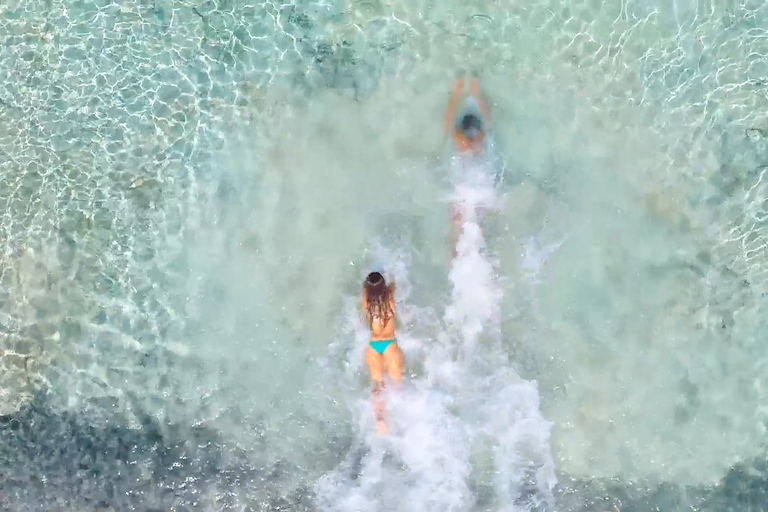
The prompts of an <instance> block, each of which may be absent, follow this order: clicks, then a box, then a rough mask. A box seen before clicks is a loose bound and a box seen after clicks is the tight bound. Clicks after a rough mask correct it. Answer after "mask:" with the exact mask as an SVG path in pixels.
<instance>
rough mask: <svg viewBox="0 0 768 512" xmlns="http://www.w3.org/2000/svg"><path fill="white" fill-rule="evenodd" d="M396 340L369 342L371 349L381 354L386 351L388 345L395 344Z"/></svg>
mask: <svg viewBox="0 0 768 512" xmlns="http://www.w3.org/2000/svg"><path fill="white" fill-rule="evenodd" d="M396 342H397V340H396V339H394V338H393V339H391V340H379V341H371V348H372V349H373V350H375V351H376V352H378V353H379V354H383V353H384V351H385V350H387V347H388V346H389V344H390V343H396Z"/></svg>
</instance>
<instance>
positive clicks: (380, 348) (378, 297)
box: [363, 272, 403, 434]
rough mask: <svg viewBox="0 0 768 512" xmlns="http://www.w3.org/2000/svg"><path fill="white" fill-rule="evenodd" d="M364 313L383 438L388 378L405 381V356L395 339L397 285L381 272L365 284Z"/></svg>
mask: <svg viewBox="0 0 768 512" xmlns="http://www.w3.org/2000/svg"><path fill="white" fill-rule="evenodd" d="M363 312H364V314H365V318H366V320H367V321H368V328H369V329H370V330H371V337H370V342H369V344H368V347H367V348H366V352H365V362H366V364H367V365H368V369H369V370H370V372H371V380H372V381H373V401H374V405H373V410H374V414H375V415H376V427H377V430H378V432H379V433H380V434H386V433H387V432H388V431H389V430H388V428H387V424H386V422H385V421H384V403H383V399H382V396H381V392H382V390H383V389H384V385H385V380H386V377H387V376H389V378H390V379H391V380H393V381H395V382H400V381H402V378H403V353H402V352H401V351H400V347H398V346H397V339H396V337H395V321H396V315H395V285H394V283H391V284H389V285H387V283H386V281H385V280H384V276H383V275H382V274H381V273H379V272H371V273H370V274H368V277H366V278H365V281H364V282H363Z"/></svg>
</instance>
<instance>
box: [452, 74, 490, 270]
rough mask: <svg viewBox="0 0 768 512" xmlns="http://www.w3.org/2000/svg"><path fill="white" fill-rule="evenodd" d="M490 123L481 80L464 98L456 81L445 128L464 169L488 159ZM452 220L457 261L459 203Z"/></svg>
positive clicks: (475, 80)
mask: <svg viewBox="0 0 768 512" xmlns="http://www.w3.org/2000/svg"><path fill="white" fill-rule="evenodd" d="M462 100H463V101H464V105H463V109H464V110H465V113H464V114H463V115H461V116H460V117H459V116H457V112H458V109H459V104H460V103H461V102H462ZM490 120H491V115H490V112H489V111H488V107H487V105H486V103H485V98H483V95H482V94H481V93H480V81H479V79H478V78H476V77H475V78H472V80H471V82H470V89H469V95H464V79H463V78H458V79H456V81H455V82H454V84H453V89H452V90H451V94H450V96H449V98H448V108H447V109H446V112H445V128H446V131H448V132H449V134H450V138H451V146H452V151H453V153H454V155H455V156H456V157H457V158H458V160H459V161H460V163H461V165H462V166H469V165H472V163H473V162H481V161H483V160H484V159H485V154H486V143H487V141H486V132H487V130H488V128H490ZM451 220H452V223H453V226H452V227H453V230H452V236H451V247H452V250H453V257H454V258H455V257H456V244H457V243H458V241H459V237H460V236H461V231H462V222H463V219H462V216H461V210H460V208H459V207H458V206H457V205H455V204H454V205H452V206H451Z"/></svg>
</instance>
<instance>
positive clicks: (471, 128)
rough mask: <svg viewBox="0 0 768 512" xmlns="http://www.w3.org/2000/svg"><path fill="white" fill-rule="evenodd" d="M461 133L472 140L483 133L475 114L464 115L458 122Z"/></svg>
mask: <svg viewBox="0 0 768 512" xmlns="http://www.w3.org/2000/svg"><path fill="white" fill-rule="evenodd" d="M459 127H460V128H461V131H462V132H464V133H465V134H466V135H469V136H470V137H472V138H474V137H477V135H478V132H482V131H483V122H482V121H481V120H480V118H479V117H477V116H476V115H475V114H465V115H464V117H462V118H461V121H460V122H459Z"/></svg>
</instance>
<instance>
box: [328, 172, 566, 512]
mask: <svg viewBox="0 0 768 512" xmlns="http://www.w3.org/2000/svg"><path fill="white" fill-rule="evenodd" d="M464 177H465V178H466V179H464V180H462V181H461V182H460V183H458V184H457V186H456V188H455V190H454V194H453V195H452V196H451V201H452V202H453V204H454V205H455V206H456V207H458V208H460V209H461V211H462V217H463V232H462V235H461V236H460V238H459V240H458V246H457V257H456V258H455V260H454V261H453V263H452V266H451V269H450V273H449V277H450V280H451V282H452V284H453V290H452V296H451V297H452V300H451V303H450V305H449V306H448V307H447V308H446V311H445V314H444V316H443V321H444V324H445V328H444V329H442V331H441V332H439V333H436V335H435V336H434V338H433V339H432V341H428V340H424V339H420V338H419V337H416V336H413V335H411V334H410V333H409V332H408V329H407V328H406V329H401V330H400V332H398V340H399V343H400V344H401V346H402V347H403V348H404V351H405V353H406V356H407V357H408V358H413V357H415V355H416V354H418V355H419V356H421V357H423V359H422V361H423V368H424V374H423V375H421V376H418V377H414V378H412V379H410V380H409V382H407V383H405V384H404V385H402V386H400V387H399V388H397V387H392V388H390V389H389V390H388V391H387V394H386V396H385V398H386V403H387V406H386V407H387V418H388V423H389V426H390V429H391V434H390V435H389V436H377V435H376V434H375V425H374V419H373V414H372V408H371V403H370V401H369V400H368V399H367V398H366V399H360V400H354V401H353V403H352V404H351V408H352V413H353V416H354V417H355V418H356V421H357V422H358V427H359V430H358V431H357V440H356V443H357V446H356V448H354V449H353V450H352V451H351V454H350V456H349V459H348V460H347V461H346V463H345V464H342V466H341V467H340V468H338V469H337V470H336V471H334V472H332V473H330V474H328V475H326V476H325V477H323V478H322V479H320V480H319V481H318V483H317V485H316V489H315V490H316V493H317V496H318V502H319V503H318V504H319V506H320V508H321V509H322V510H327V511H344V512H348V511H358V510H359V511H368V510H371V511H373V510H393V511H400V510H403V511H406V510H407V511H411V510H412V511H426V512H430V511H435V512H437V511H457V512H458V511H469V510H472V509H473V507H474V506H475V504H476V500H477V495H476V492H475V491H474V490H473V485H474V484H472V483H471V482H474V481H475V480H477V479H480V480H482V479H483V477H482V476H479V475H476V474H474V473H476V472H477V471H476V468H475V467H473V463H474V460H475V458H474V457H473V455H477V454H476V453H475V452H476V451H477V450H478V449H479V447H487V448H490V450H489V451H488V450H486V451H488V452H489V453H490V456H491V457H492V459H493V460H492V461H491V462H492V464H493V466H494V471H493V476H491V477H489V478H490V479H491V480H492V481H488V482H486V484H484V485H486V486H490V487H492V488H493V489H494V494H495V500H494V503H496V505H497V509H496V510H510V511H511V510H515V511H519V510H532V509H534V508H535V509H536V510H541V508H538V507H542V506H544V507H547V506H550V505H551V502H552V489H553V487H554V485H555V482H556V481H555V473H554V462H553V460H552V456H551V453H550V447H549V442H550V439H549V438H550V428H551V425H550V423H549V422H548V421H546V420H545V419H544V418H543V417H542V416H541V413H540V411H539V394H538V390H537V387H536V384H535V383H532V382H528V381H525V380H524V379H522V378H520V377H519V376H518V375H517V374H516V373H515V372H514V371H513V370H512V369H511V368H510V367H509V364H508V358H507V356H506V354H505V353H504V351H503V350H502V348H501V333H500V328H499V325H500V322H499V320H500V304H501V299H502V291H501V288H500V287H499V285H498V284H497V277H496V270H495V268H496V262H495V260H493V259H492V258H490V257H489V256H488V255H487V254H485V242H484V238H483V232H482V229H481V227H480V215H479V213H480V212H481V211H482V209H484V208H494V207H496V206H497V205H498V202H497V200H496V197H495V193H494V189H493V180H492V177H490V173H488V174H485V173H483V172H482V169H480V168H475V169H472V171H471V172H467V173H465V175H464ZM374 253H375V256H376V259H377V260H378V261H382V262H386V264H385V265H384V267H385V269H386V270H387V274H388V276H389V277H395V278H396V280H397V284H398V297H397V300H398V312H399V314H400V318H401V320H402V322H401V325H404V326H408V325H418V323H419V321H420V319H424V318H426V317H427V316H428V315H429V314H430V313H431V311H429V310H426V309H421V308H418V307H415V306H413V305H410V304H407V303H404V302H403V301H404V299H405V298H406V297H407V295H408V293H409V291H410V284H409V282H408V279H407V265H406V263H405V261H406V259H405V258H404V257H403V256H402V254H397V253H393V252H390V251H387V250H386V249H384V248H382V247H377V248H376V249H375V250H374ZM352 322H353V323H354V326H355V327H354V329H353V330H354V331H355V335H354V338H355V344H356V346H355V347H354V348H352V349H350V350H349V357H351V359H350V360H349V367H352V368H357V369H362V368H361V365H362V357H363V353H362V351H363V350H364V348H365V344H366V342H367V339H366V337H367V331H366V329H365V326H363V325H362V324H361V323H359V322H358V321H355V320H352ZM411 364H413V361H411ZM348 376H349V377H351V375H348ZM350 382H351V379H350ZM486 479H487V478H486Z"/></svg>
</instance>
